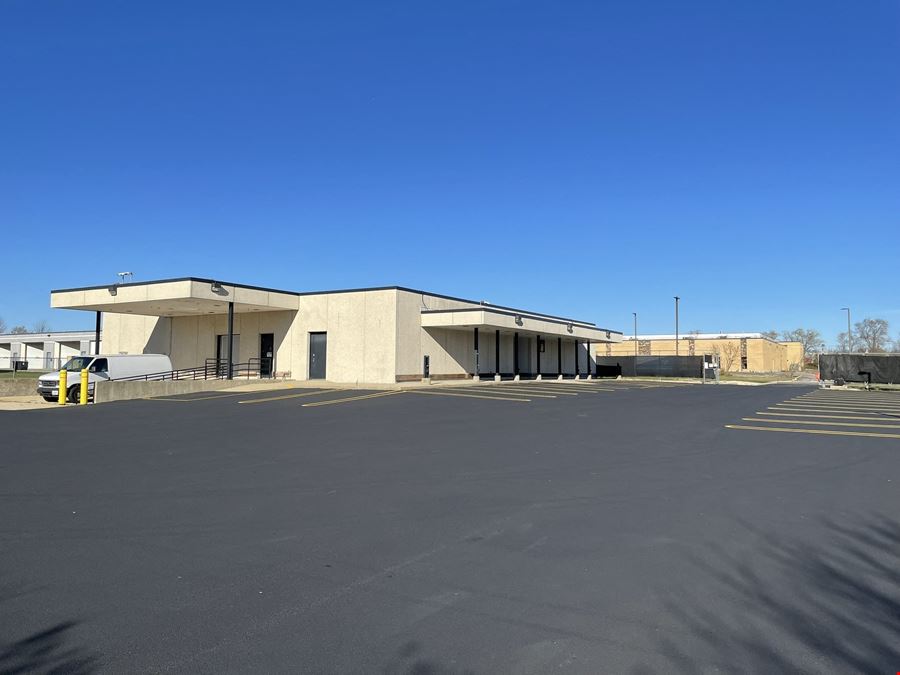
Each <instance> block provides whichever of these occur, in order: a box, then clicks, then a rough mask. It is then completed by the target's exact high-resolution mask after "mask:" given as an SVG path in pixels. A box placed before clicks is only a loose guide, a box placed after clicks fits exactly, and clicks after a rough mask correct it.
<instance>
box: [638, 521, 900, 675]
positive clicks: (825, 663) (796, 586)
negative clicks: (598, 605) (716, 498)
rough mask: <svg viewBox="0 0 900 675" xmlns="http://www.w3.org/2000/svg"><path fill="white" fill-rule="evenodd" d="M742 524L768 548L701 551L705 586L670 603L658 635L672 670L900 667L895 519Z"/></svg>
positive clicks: (899, 541)
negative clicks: (803, 525) (799, 531)
mask: <svg viewBox="0 0 900 675" xmlns="http://www.w3.org/2000/svg"><path fill="white" fill-rule="evenodd" d="M744 526H745V527H747V529H748V531H749V533H750V535H751V536H755V537H757V538H758V541H759V546H758V547H757V549H758V550H761V553H759V554H758V555H757V554H754V555H753V556H752V557H742V558H737V557H735V556H734V555H729V554H727V553H725V552H724V551H722V550H721V548H715V549H714V550H713V551H712V553H711V555H709V556H706V557H705V558H704V559H703V560H699V559H695V560H694V562H695V563H696V564H697V565H698V566H700V567H701V568H702V569H703V571H704V572H705V574H706V577H707V580H708V587H707V588H705V589H701V593H699V594H694V595H693V596H691V597H685V598H683V599H681V600H680V601H678V602H675V601H670V602H668V603H666V609H667V610H668V612H669V613H670V615H671V616H672V617H673V618H674V619H675V623H676V628H674V629H673V630H672V632H670V633H669V635H668V636H667V637H666V638H664V639H662V640H661V641H660V651H661V652H662V654H663V655H664V656H665V658H666V659H667V660H668V662H669V664H670V665H669V667H668V668H667V671H668V672H673V671H674V672H680V673H697V672H703V671H704V670H709V669H713V670H719V669H721V670H723V671H725V672H732V673H760V672H767V673H776V672H790V673H821V672H835V673H837V672H840V673H849V672H859V673H894V672H898V669H900V525H898V523H897V522H896V521H894V520H893V519H890V518H887V517H885V516H882V515H872V516H868V517H866V518H861V519H856V520H854V521H852V522H837V521H834V520H822V521H820V522H819V523H818V524H817V526H820V527H821V528H822V530H823V531H824V537H822V536H819V537H818V538H817V542H816V543H806V542H804V541H799V540H797V539H788V538H784V537H781V536H774V535H771V534H768V533H764V532H761V531H759V530H758V529H756V528H753V527H750V526H747V525H746V524H745V525H744ZM823 540H824V543H822V542H823ZM713 603H714V607H715V609H713ZM682 630H683V631H684V634H683V639H682V640H681V641H679V642H680V643H677V642H676V640H677V636H678V635H679V634H680V633H682ZM640 668H641V667H639V668H638V670H635V671H633V672H646V670H640Z"/></svg>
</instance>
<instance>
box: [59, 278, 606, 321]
mask: <svg viewBox="0 0 900 675" xmlns="http://www.w3.org/2000/svg"><path fill="white" fill-rule="evenodd" d="M185 281H191V282H199V283H206V284H213V283H219V284H222V285H224V286H232V287H234V288H245V289H248V290H252V291H263V292H267V293H282V294H284V295H294V296H297V297H302V296H307V295H332V294H337V293H362V292H367V291H404V292H407V293H415V294H416V295H428V296H431V297H433V298H442V299H444V300H454V301H456V302H467V303H470V304H473V305H479V306H482V307H491V308H494V309H498V310H505V311H509V312H516V313H518V314H527V315H531V316H539V317H546V318H548V319H555V320H557V321H566V322H570V323H577V324H581V325H585V326H595V325H596V324H594V323H592V322H590V321H582V320H579V319H572V318H568V317H564V316H555V315H553V314H543V313H541V312H534V311H530V310H524V309H518V308H516V307H507V306H504V305H495V304H492V303H489V302H485V301H483V300H469V299H466V298H459V297H456V296H452V295H444V294H442V293H432V292H431V291H422V290H419V289H416V288H409V287H408V286H368V287H362V288H342V289H336V290H330V291H302V292H300V291H285V290H281V289H277V288H266V287H265V286H251V285H249V284H239V283H234V282H232V281H223V280H221V279H207V278H205V277H174V278H171V279H151V280H149V281H130V282H128V283H117V282H113V283H109V284H100V285H97V286H80V287H76V288H56V289H52V290H51V291H50V293H51V294H53V293H75V292H80V291H96V290H102V289H108V288H111V287H113V286H115V287H117V288H128V287H138V286H152V285H155V284H169V283H178V282H185ZM601 330H604V331H606V330H609V332H611V333H618V334H619V335H622V331H617V330H610V329H606V328H603V329H601Z"/></svg>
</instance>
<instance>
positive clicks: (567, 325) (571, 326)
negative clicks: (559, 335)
mask: <svg viewBox="0 0 900 675" xmlns="http://www.w3.org/2000/svg"><path fill="white" fill-rule="evenodd" d="M574 329H575V327H574V326H573V325H572V324H566V330H567V331H569V332H570V333H571V332H572V331H573V330H574Z"/></svg>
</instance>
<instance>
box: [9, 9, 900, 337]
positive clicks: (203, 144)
mask: <svg viewBox="0 0 900 675" xmlns="http://www.w3.org/2000/svg"><path fill="white" fill-rule="evenodd" d="M0 90H2V92H3V96H2V105H0V226H2V232H3V242H4V249H5V250H4V252H3V258H2V262H0V288H2V295H0V316H2V317H3V318H4V319H5V320H6V321H7V323H9V324H14V323H26V324H30V323H32V322H33V321H35V320H36V319H40V318H46V319H48V320H49V321H50V322H51V324H52V326H53V327H54V328H58V329H64V328H79V327H83V326H91V325H92V322H93V317H92V316H91V315H87V314H81V313H77V312H60V311H57V312H52V311H51V310H49V308H48V291H49V289H51V288H59V287H71V286H79V285H88V284H97V283H107V282H112V281H114V280H115V279H116V276H115V274H116V272H118V271H124V270H130V271H134V273H135V278H136V279H137V280H141V279H143V280H146V279H153V278H165V277H172V276H185V275H196V276H207V277H214V278H221V279H225V280H231V281H238V282H244V283H250V284H258V285H264V286H274V287H280V288H288V289H296V290H317V289H330V288H346V287H355V286H368V285H386V284H387V285H390V284H400V285H407V286H414V287H420V288H424V289H427V290H433V291H437V292H442V293H447V294H453V295H461V296H465V297H471V298H474V299H486V300H489V301H491V302H494V303H497V304H510V305H515V306H524V307H527V308H531V309H535V310H544V311H548V312H552V313H556V314H565V315H574V316H576V317H579V318H585V319H589V320H594V321H597V322H599V323H601V324H602V325H604V326H608V327H612V328H616V329H619V330H623V331H625V332H626V333H628V332H630V331H631V312H632V311H637V312H639V314H640V321H641V323H640V330H641V332H671V331H672V330H673V318H672V315H673V308H672V305H673V301H672V296H673V295H676V294H677V295H680V296H682V298H683V301H682V323H681V326H682V329H683V330H684V331H687V330H691V329H698V330H703V331H719V330H731V331H737V330H766V329H770V328H776V329H785V328H792V327H796V326H799V325H803V326H808V327H816V328H819V329H821V330H822V331H823V333H824V334H825V336H826V338H827V339H828V340H829V341H833V340H834V336H835V334H836V333H837V332H838V331H840V330H841V329H842V326H843V325H844V324H843V322H844V317H843V314H842V313H841V312H840V308H841V307H843V306H845V305H848V304H849V305H850V306H851V307H853V309H854V318H862V317H863V316H866V315H869V316H882V317H884V318H887V319H888V320H890V321H891V323H892V328H891V334H892V336H896V335H897V334H898V333H900V296H898V283H897V279H898V272H897V269H898V251H900V246H898V245H900V4H898V3H897V2H895V1H893V0H891V1H881V2H878V1H872V2H868V1H867V2H846V1H845V0H841V1H840V2H835V1H827V0H826V1H822V0H816V1H808V2H805V1H791V2H783V1H781V0H779V1H756V2H721V1H720V0H711V1H709V2H678V3H674V2H667V1H660V2H597V1H591V2H565V3H561V2H543V3H536V2H511V1H509V2H507V1H487V2H485V1H479V2H471V3H469V2H451V3H447V2H421V1H418V0H417V1H411V2H406V3H402V2H370V1H365V2H358V3H342V2H326V3H306V2H252V3H231V2H227V1H223V0H217V1H216V2H208V3H207V2H92V1H90V0H85V1H84V2H63V1H58V2H41V1H38V0H4V2H2V3H0Z"/></svg>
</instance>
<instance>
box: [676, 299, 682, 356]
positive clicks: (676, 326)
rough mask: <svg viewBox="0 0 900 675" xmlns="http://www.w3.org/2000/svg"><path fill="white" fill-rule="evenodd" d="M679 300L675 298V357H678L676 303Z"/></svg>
mask: <svg viewBox="0 0 900 675" xmlns="http://www.w3.org/2000/svg"><path fill="white" fill-rule="evenodd" d="M679 300H681V298H679V297H678V296H677V295H676V296H675V356H678V301H679Z"/></svg>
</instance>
